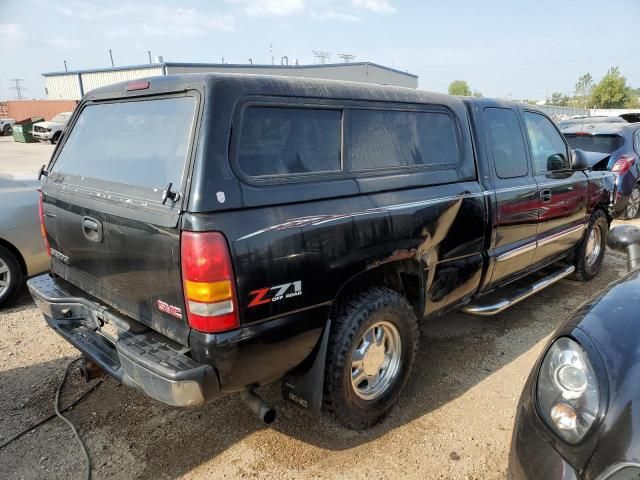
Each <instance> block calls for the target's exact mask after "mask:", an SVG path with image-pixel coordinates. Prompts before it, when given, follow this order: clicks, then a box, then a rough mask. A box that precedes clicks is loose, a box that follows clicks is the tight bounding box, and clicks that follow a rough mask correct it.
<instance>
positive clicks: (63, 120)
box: [51, 113, 71, 123]
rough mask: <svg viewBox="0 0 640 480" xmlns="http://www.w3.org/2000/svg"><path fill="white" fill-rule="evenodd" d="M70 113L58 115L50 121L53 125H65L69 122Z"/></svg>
mask: <svg viewBox="0 0 640 480" xmlns="http://www.w3.org/2000/svg"><path fill="white" fill-rule="evenodd" d="M70 116H71V114H70V113H59V114H58V115H56V116H55V117H53V118H52V119H51V121H52V122H54V123H67V122H68V121H69V117H70Z"/></svg>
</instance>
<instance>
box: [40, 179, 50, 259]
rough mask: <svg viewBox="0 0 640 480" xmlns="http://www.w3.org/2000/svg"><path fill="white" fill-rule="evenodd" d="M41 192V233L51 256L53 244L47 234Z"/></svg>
mask: <svg viewBox="0 0 640 480" xmlns="http://www.w3.org/2000/svg"><path fill="white" fill-rule="evenodd" d="M39 193H40V200H39V201H38V215H39V216H40V233H42V238H43V239H44V247H45V249H46V250H47V255H49V256H51V246H50V245H49V237H48V236H47V227H46V225H45V224H44V206H43V204H42V191H40V192H39Z"/></svg>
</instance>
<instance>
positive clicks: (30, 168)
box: [0, 136, 55, 177]
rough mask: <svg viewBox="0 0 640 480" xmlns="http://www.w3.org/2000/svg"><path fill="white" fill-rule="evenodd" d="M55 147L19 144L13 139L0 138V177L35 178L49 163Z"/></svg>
mask: <svg viewBox="0 0 640 480" xmlns="http://www.w3.org/2000/svg"><path fill="white" fill-rule="evenodd" d="M54 148H55V145H51V144H49V143H40V142H37V143H20V142H15V141H14V140H13V137H4V136H2V137H0V175H6V174H10V175H13V176H16V177H31V176H35V175H36V174H37V173H38V170H40V167H41V166H42V165H44V164H45V163H47V162H48V161H49V158H50V157H51V154H52V153H53V149H54Z"/></svg>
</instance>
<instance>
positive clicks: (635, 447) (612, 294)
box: [558, 269, 640, 478]
mask: <svg viewBox="0 0 640 480" xmlns="http://www.w3.org/2000/svg"><path fill="white" fill-rule="evenodd" d="M639 307H640V269H636V270H633V271H631V272H630V273H628V274H627V275H626V276H624V277H623V278H621V279H620V280H618V281H617V282H614V283H613V284H611V285H610V286H609V287H608V288H607V289H606V290H604V291H603V292H602V293H600V294H599V295H597V296H596V297H595V298H593V299H592V300H590V301H589V302H587V303H585V304H584V305H582V306H581V307H580V308H579V309H578V310H577V311H576V312H575V313H574V314H573V315H572V316H571V317H570V318H569V320H568V321H567V322H566V323H565V325H564V326H563V327H561V328H560V330H559V331H558V334H559V335H567V334H568V335H572V336H574V337H577V336H578V334H577V330H579V331H580V332H583V333H585V334H586V335H587V336H588V337H589V339H590V340H591V341H592V343H593V345H594V346H595V349H596V350H597V352H598V353H599V355H600V358H601V359H602V363H603V365H604V369H605V371H606V376H607V380H608V381H607V382H606V383H607V384H608V390H609V393H608V397H609V398H608V405H607V410H606V415H605V417H604V420H603V423H602V425H601V426H600V427H598V441H597V446H596V448H595V450H594V453H593V456H592V457H591V459H590V460H589V462H588V466H587V471H588V472H590V475H588V477H589V478H591V477H593V476H596V473H597V472H601V471H602V470H603V469H604V468H606V467H607V466H608V465H610V464H612V463H615V462H616V461H617V462H624V461H630V460H634V461H635V460H636V459H638V458H640V389H638V385H640V308H639ZM592 361H593V360H592Z"/></svg>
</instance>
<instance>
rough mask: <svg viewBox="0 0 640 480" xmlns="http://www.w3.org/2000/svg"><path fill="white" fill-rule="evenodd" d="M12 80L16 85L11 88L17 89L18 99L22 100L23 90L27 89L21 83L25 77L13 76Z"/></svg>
mask: <svg viewBox="0 0 640 480" xmlns="http://www.w3.org/2000/svg"><path fill="white" fill-rule="evenodd" d="M11 81H12V82H14V83H15V86H13V87H11V88H12V89H13V90H15V91H16V95H17V97H18V100H22V91H23V90H26V89H25V88H24V87H23V86H22V85H21V82H24V78H12V79H11Z"/></svg>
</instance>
